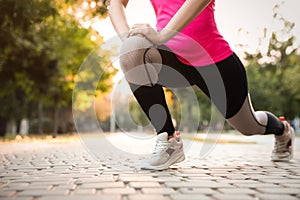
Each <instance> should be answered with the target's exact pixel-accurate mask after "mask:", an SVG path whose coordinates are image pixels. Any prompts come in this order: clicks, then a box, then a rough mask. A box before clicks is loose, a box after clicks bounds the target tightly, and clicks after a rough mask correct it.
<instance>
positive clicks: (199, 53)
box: [150, 0, 233, 66]
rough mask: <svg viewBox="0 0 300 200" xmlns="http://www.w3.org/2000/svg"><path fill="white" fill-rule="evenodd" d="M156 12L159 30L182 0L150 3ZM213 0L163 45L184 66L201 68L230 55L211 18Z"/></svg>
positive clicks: (163, 0)
mask: <svg viewBox="0 0 300 200" xmlns="http://www.w3.org/2000/svg"><path fill="white" fill-rule="evenodd" d="M150 1H151V3H152V6H153V8H154V10H155V13H156V20H157V25H156V28H157V30H161V29H163V28H164V27H165V26H166V25H167V23H168V22H169V21H170V20H171V18H172V17H173V16H174V15H175V13H176V12H177V10H178V9H179V8H180V7H181V6H182V4H183V3H184V2H185V0H150ZM214 7H215V0H212V2H211V3H210V4H209V5H208V6H207V7H206V8H205V9H204V10H203V11H202V12H201V13H200V14H199V15H198V16H197V17H196V18H195V19H194V20H193V21H192V22H191V23H190V24H189V25H188V26H186V27H185V28H184V29H183V30H182V31H181V32H180V33H179V34H178V35H176V36H175V37H173V38H172V39H171V40H169V41H168V42H167V43H166V44H165V45H166V46H167V47H168V48H170V49H171V50H172V51H173V52H174V53H175V54H176V55H177V57H178V58H179V59H180V60H181V61H182V62H183V63H185V64H188V65H193V66H205V65H209V64H213V63H216V62H219V61H222V60H224V59H225V58H227V57H229V56H230V55H232V53H233V52H232V50H231V48H230V46H229V44H228V43H227V42H226V41H225V40H224V38H223V37H222V35H221V34H220V33H219V31H218V29H217V26H216V22H215V18H214V11H215V9H214Z"/></svg>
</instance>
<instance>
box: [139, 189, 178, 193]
mask: <svg viewBox="0 0 300 200" xmlns="http://www.w3.org/2000/svg"><path fill="white" fill-rule="evenodd" d="M142 193H144V194H173V193H176V191H175V190H174V189H172V188H143V189H142Z"/></svg>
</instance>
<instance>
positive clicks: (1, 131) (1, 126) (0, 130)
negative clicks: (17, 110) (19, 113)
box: [0, 117, 7, 137]
mask: <svg viewBox="0 0 300 200" xmlns="http://www.w3.org/2000/svg"><path fill="white" fill-rule="evenodd" d="M6 128H7V119H5V118H3V117H0V136H1V137H4V136H5V134H6Z"/></svg>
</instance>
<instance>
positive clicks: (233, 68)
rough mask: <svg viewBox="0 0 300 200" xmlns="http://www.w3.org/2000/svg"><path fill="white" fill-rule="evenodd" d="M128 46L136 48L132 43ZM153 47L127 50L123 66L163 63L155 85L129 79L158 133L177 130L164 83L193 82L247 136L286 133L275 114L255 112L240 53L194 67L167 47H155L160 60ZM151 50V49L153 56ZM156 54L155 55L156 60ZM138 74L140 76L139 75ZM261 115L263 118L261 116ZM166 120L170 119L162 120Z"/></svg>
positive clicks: (175, 84)
mask: <svg viewBox="0 0 300 200" xmlns="http://www.w3.org/2000/svg"><path fill="white" fill-rule="evenodd" d="M138 40H141V39H138ZM138 42H139V41H138ZM129 45H130V46H129ZM124 46H126V44H125V45H124ZM127 46H129V47H131V48H132V49H134V46H132V43H129V44H128V45H127ZM151 48H154V47H149V48H146V49H143V50H141V49H139V50H138V51H136V50H134V51H131V52H130V51H128V52H130V53H127V55H126V53H125V54H124V55H123V58H122V57H121V67H122V66H123V67H122V69H123V71H125V74H126V72H127V71H130V69H131V68H134V67H135V66H131V62H130V60H132V59H136V60H137V63H138V64H139V65H141V64H142V63H143V62H148V63H151V62H154V63H155V62H158V61H157V60H159V61H160V62H162V64H163V67H162V68H161V69H160V71H159V72H158V80H157V81H155V82H154V84H152V81H151V80H150V82H151V85H141V84H135V83H131V81H129V84H130V87H131V90H132V91H133V94H134V96H135V98H136V99H137V101H138V103H139V104H140V106H141V108H142V109H143V111H144V112H145V114H146V115H147V117H148V118H149V120H150V121H151V123H152V125H153V126H154V128H155V129H156V132H157V133H158V134H159V133H162V132H167V133H168V134H169V135H172V134H173V133H174V131H175V128H174V126H173V123H172V118H171V115H170V112H169V109H168V106H167V103H166V100H165V95H164V91H163V86H164V87H184V86H191V85H197V86H198V87H199V88H200V89H201V90H202V91H203V92H204V93H205V94H206V95H207V96H208V97H209V98H210V99H211V100H212V102H213V103H214V104H215V105H216V107H217V108H218V109H219V111H220V112H221V113H222V115H223V116H224V117H225V118H226V120H227V122H229V124H231V125H232V126H233V127H234V128H236V129H237V130H239V131H240V132H241V133H243V134H245V135H254V134H277V135H281V134H282V133H283V129H284V128H283V127H284V126H283V123H282V122H280V120H279V119H278V118H277V117H275V116H274V115H273V114H272V113H269V112H262V111H258V112H254V110H253V108H252V105H251V102H250V99H249V97H248V95H247V94H248V86H247V77H246V72H245V68H244V66H243V64H242V63H241V61H240V59H239V58H238V57H237V56H236V54H234V53H233V54H232V55H231V56H229V57H228V58H226V59H225V60H223V61H221V62H218V63H215V64H212V65H208V66H201V67H193V66H189V65H186V64H184V63H182V62H181V61H180V60H179V59H178V58H177V56H176V55H175V54H174V53H173V52H171V51H170V49H168V48H167V47H166V46H160V47H159V48H154V49H155V50H156V49H157V50H158V52H159V54H160V57H161V58H160V59H156V57H158V55H155V54H154V53H155V52H154V51H153V52H154V53H153V52H151V51H149V50H150V49H151ZM135 52H137V53H135ZM148 52H150V53H149V55H148ZM131 53H133V54H131ZM152 57H155V59H156V60H155V59H153V58H152ZM144 64H145V70H144V71H146V72H147V75H148V77H149V79H151V76H149V74H151V73H149V72H148V69H147V66H146V63H144ZM124 66H125V67H124ZM129 68H130V69H129ZM170 69H172V70H170ZM139 73H140V72H139ZM145 76H146V75H145ZM125 77H126V75H125ZM135 77H137V75H136V74H135ZM218 77H219V78H218ZM131 79H132V77H131ZM222 91H223V93H222ZM219 93H220V94H219ZM157 106H158V107H157ZM153 108H158V109H153ZM162 108H163V110H162ZM161 115H164V116H163V118H162V117H160V116H161ZM261 116H262V119H260V117H261ZM162 119H166V120H163V121H162ZM249 129H250V130H249Z"/></svg>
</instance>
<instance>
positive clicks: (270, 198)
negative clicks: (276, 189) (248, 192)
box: [256, 194, 299, 200]
mask: <svg viewBox="0 0 300 200" xmlns="http://www.w3.org/2000/svg"><path fill="white" fill-rule="evenodd" d="M256 196H257V197H258V198H259V199H262V200H299V198H298V197H295V196H291V195H289V194H257V195H256Z"/></svg>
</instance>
